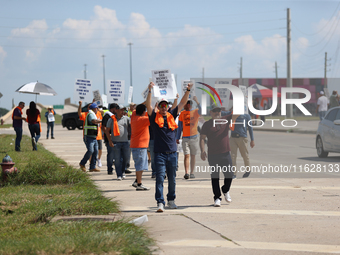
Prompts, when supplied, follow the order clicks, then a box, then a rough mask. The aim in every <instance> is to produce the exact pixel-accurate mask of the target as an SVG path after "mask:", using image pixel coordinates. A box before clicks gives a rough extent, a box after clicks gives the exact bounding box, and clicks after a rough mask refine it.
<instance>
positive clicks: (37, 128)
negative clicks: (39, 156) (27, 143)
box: [26, 101, 41, 151]
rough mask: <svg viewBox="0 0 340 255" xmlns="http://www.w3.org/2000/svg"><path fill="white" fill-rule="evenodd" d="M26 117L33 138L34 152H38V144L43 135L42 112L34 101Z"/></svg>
mask: <svg viewBox="0 0 340 255" xmlns="http://www.w3.org/2000/svg"><path fill="white" fill-rule="evenodd" d="M26 115H27V118H26V121H27V123H28V128H29V130H30V133H31V137H32V147H33V150H34V151H36V150H37V149H38V148H37V143H38V140H39V138H40V133H41V117H40V111H39V110H38V109H37V105H36V104H35V102H34V101H31V102H30V108H29V109H27V110H26Z"/></svg>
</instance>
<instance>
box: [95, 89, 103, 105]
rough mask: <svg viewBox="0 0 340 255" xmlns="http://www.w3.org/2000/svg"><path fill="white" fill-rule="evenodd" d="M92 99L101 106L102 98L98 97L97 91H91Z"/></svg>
mask: <svg viewBox="0 0 340 255" xmlns="http://www.w3.org/2000/svg"><path fill="white" fill-rule="evenodd" d="M93 99H94V102H95V103H96V104H97V105H103V100H102V97H101V96H100V92H99V90H94V91H93Z"/></svg>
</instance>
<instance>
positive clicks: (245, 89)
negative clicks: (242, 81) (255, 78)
mask: <svg viewBox="0 0 340 255" xmlns="http://www.w3.org/2000/svg"><path fill="white" fill-rule="evenodd" d="M238 87H239V88H240V89H241V91H242V93H243V96H244V113H245V114H248V90H247V87H246V86H243V85H239V86H238Z"/></svg>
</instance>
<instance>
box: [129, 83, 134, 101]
mask: <svg viewBox="0 0 340 255" xmlns="http://www.w3.org/2000/svg"><path fill="white" fill-rule="evenodd" d="M132 93H133V87H132V86H130V87H129V97H128V104H131V98H132Z"/></svg>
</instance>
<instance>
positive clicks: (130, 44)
mask: <svg viewBox="0 0 340 255" xmlns="http://www.w3.org/2000/svg"><path fill="white" fill-rule="evenodd" d="M128 45H129V47H130V87H132V54H131V46H132V45H133V44H132V43H128ZM131 102H133V93H132V96H131Z"/></svg>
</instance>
